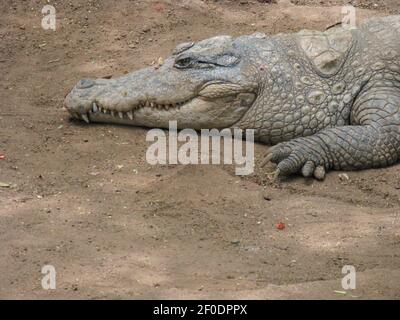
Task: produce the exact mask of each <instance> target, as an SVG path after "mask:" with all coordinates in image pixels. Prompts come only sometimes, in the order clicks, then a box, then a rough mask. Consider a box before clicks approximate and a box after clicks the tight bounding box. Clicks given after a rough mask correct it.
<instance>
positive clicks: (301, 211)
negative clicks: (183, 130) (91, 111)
mask: <svg viewBox="0 0 400 320" xmlns="http://www.w3.org/2000/svg"><path fill="white" fill-rule="evenodd" d="M47 2H49V3H50V4H51V5H53V6H54V7H55V8H56V10H57V12H56V13H57V30H56V31H52V30H47V31H46V30H43V29H42V28H41V19H42V17H43V15H42V13H41V9H42V7H43V6H44V5H45V4H47ZM268 2H269V1H255V0H253V1H200V0H192V1H189V0H186V1H184V0H179V1H178V0H176V1H172V0H169V1H154V0H142V1H129V0H121V1H116V0H115V1H111V0H110V1H106V0H103V1H94V0H89V1H87V0H74V1H61V0H59V1H44V0H43V1H39V0H31V1H22V0H18V1H17V0H3V1H1V3H0V11H1V16H0V71H1V74H2V80H1V82H0V182H1V183H2V184H3V187H0V243H1V246H0V298H3V299H4V298H18V299H20V298H27V299H37V298H39V299H43V298H51V299H55V298H56V299H60V298H68V299H69V298H77V299H81V298H90V299H103V298H116V299H126V298H140V299H142V298H151V299H153V298H207V299H208V298H235V299H236V298H237V299H240V298H255V299H272V298H278V299H284V298H289V299H299V298H317V299H364V298H377V299H382V298H383V299H385V298H400V269H399V267H400V165H397V166H393V167H391V168H386V169H380V170H366V171H363V172H348V173H347V174H348V177H349V179H348V180H347V179H345V178H343V176H339V174H340V172H331V173H330V174H329V175H328V176H327V178H326V180H325V181H324V182H317V181H313V180H306V179H303V178H301V177H294V178H291V179H288V180H285V181H282V182H280V183H276V182H273V181H272V180H270V179H269V178H268V175H267V172H268V171H271V170H272V166H270V167H267V168H266V169H263V170H261V169H260V168H259V167H258V166H257V165H256V168H257V169H256V172H255V173H254V174H252V175H251V176H248V177H245V178H240V177H238V176H235V175H234V174H233V168H232V167H230V166H217V165H214V166H213V165H209V166H200V165H199V166H183V165H175V166H174V165H169V166H151V165H149V164H148V163H147V162H146V160H145V152H146V149H147V147H148V146H149V143H148V142H146V141H145V136H146V130H145V129H141V128H133V127H123V126H115V125H86V124H83V123H81V122H77V121H71V120H70V119H69V117H68V115H67V114H66V112H65V111H64V110H62V102H63V99H64V97H65V95H66V94H67V93H68V91H69V90H70V89H71V88H72V87H73V85H74V84H75V83H76V82H77V81H78V80H79V79H80V78H83V77H104V76H111V75H112V76H114V77H116V76H118V75H122V74H124V73H126V72H129V71H132V70H134V69H137V68H140V67H142V66H145V65H149V64H151V63H152V62H153V61H157V59H158V58H159V57H165V56H167V55H168V54H169V53H170V52H171V50H172V49H173V48H174V47H175V45H176V44H178V43H180V42H185V41H188V40H194V41H196V40H200V39H203V38H207V37H210V36H213V35H217V34H230V35H240V34H248V33H252V32H255V31H261V32H265V33H268V34H274V33H278V32H293V31H298V30H300V29H303V28H308V29H319V30H323V29H324V28H326V27H328V26H329V25H332V24H334V23H336V22H339V21H341V16H340V15H341V7H340V6H333V5H340V4H342V3H348V2H352V3H354V4H355V5H357V4H358V5H360V6H361V7H363V8H366V9H359V10H357V18H358V22H361V21H362V20H363V19H365V18H367V17H370V16H376V15H388V14H390V13H399V4H398V1H397V0H393V1H390V0H389V1H383V0H381V1H378V0H376V1H361V0H360V1H336V0H335V1H323V0H318V1H309V0H292V1H289V0H287V1H278V3H277V4H270V3H268ZM295 3H297V5H295ZM375 4H376V5H375ZM303 5H305V6H303ZM316 5H321V6H319V7H316ZM267 149H268V147H267V146H263V145H257V146H256V156H257V161H256V164H257V163H258V162H259V161H260V160H261V156H262V155H263V153H265V151H266V150H267ZM1 154H2V155H4V156H5V158H4V159H1V158H2V157H1ZM7 184H9V185H10V187H7ZM279 222H284V223H285V225H286V228H285V229H284V230H278V229H277V227H276V224H277V223H279ZM47 264H50V265H53V266H54V267H55V268H56V271H57V278H56V280H57V289H56V290H47V291H46V290H43V289H42V286H41V279H42V274H41V268H42V267H43V266H44V265H47ZM344 265H354V266H355V268H356V270H357V278H356V279H357V288H356V289H355V290H347V291H346V292H342V291H343V289H342V286H341V279H342V277H343V275H342V273H341V271H342V267H343V266H344Z"/></svg>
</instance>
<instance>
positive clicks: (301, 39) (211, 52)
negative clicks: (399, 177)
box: [65, 16, 400, 179]
mask: <svg viewBox="0 0 400 320" xmlns="http://www.w3.org/2000/svg"><path fill="white" fill-rule="evenodd" d="M93 102H94V103H95V104H94V106H95V107H94V110H93ZM177 103H178V105H176V104H177ZM65 104H66V107H67V109H68V110H69V111H70V112H71V114H72V115H73V116H75V117H79V118H83V119H84V120H87V121H102V122H117V123H125V124H131V125H139V126H148V127H167V126H168V121H169V120H177V121H178V125H179V126H180V127H181V128H186V127H192V128H195V129H201V128H213V127H215V128H227V127H228V128H241V129H254V130H255V137H256V139H257V140H258V141H260V142H263V143H266V144H276V146H274V147H272V148H271V149H270V150H269V152H268V154H267V156H266V161H272V162H274V163H276V164H277V173H278V174H279V175H289V174H293V173H296V172H300V173H302V174H303V175H304V176H305V177H310V176H314V177H316V178H317V179H323V178H324V176H325V171H326V170H330V169H335V170H358V169H367V168H378V167H385V166H388V165H391V164H394V163H396V162H397V161H398V160H399V157H400V16H392V17H387V18H374V19H371V20H369V21H368V22H367V23H365V24H364V25H362V26H361V27H360V28H359V29H355V30H346V29H342V28H341V27H337V28H333V29H329V30H327V31H325V32H317V31H307V30H304V31H301V32H299V33H297V34H283V35H276V36H273V37H267V36H265V35H263V34H254V35H250V36H242V37H239V38H236V39H233V38H230V37H215V38H211V39H207V40H204V41H202V42H199V43H197V44H194V45H193V44H183V45H180V46H178V47H177V49H176V50H175V53H174V54H173V55H172V57H170V58H169V59H167V60H166V61H165V63H164V64H163V65H162V66H159V68H147V69H143V70H141V71H137V72H134V73H132V74H130V75H128V76H125V77H121V78H119V79H115V80H82V81H81V82H79V83H78V85H77V86H76V87H75V88H74V89H73V91H72V92H71V93H70V94H69V95H68V96H67V98H66V103H65ZM160 105H162V106H160ZM98 108H100V111H98ZM166 109H168V110H166ZM118 111H119V112H120V113H118Z"/></svg>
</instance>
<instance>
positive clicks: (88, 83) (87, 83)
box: [76, 79, 95, 89]
mask: <svg viewBox="0 0 400 320" xmlns="http://www.w3.org/2000/svg"><path fill="white" fill-rule="evenodd" d="M94 84H95V82H94V81H93V80H92V79H82V80H80V81H79V82H78V83H77V84H76V88H77V89H88V88H91V87H93V86H94Z"/></svg>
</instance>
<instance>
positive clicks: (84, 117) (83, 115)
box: [81, 113, 90, 123]
mask: <svg viewBox="0 0 400 320" xmlns="http://www.w3.org/2000/svg"><path fill="white" fill-rule="evenodd" d="M81 116H82V119H83V120H85V122H86V123H90V121H89V117H88V116H87V114H86V113H84V114H81Z"/></svg>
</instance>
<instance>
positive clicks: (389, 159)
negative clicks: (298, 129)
mask: <svg viewBox="0 0 400 320" xmlns="http://www.w3.org/2000/svg"><path fill="white" fill-rule="evenodd" d="M351 123H352V124H353V125H352V126H344V127H337V128H329V129H325V130H322V131H320V132H318V133H317V134H315V135H313V136H310V137H302V138H297V139H294V140H291V141H288V142H283V143H280V144H278V145H276V146H274V147H272V148H271V149H270V150H269V152H268V153H267V155H266V159H265V160H266V161H265V162H267V161H272V162H274V163H276V164H277V174H278V175H290V174H293V173H296V172H301V173H302V175H303V176H304V177H311V176H313V175H314V177H315V178H317V179H320V180H322V179H324V177H325V171H326V170H329V169H335V170H359V169H368V168H379V167H386V166H389V165H391V164H394V163H396V162H397V161H398V160H399V158H400V92H399V91H396V90H395V89H382V88H379V89H375V90H372V91H369V92H368V93H365V94H363V95H361V96H360V97H359V98H358V99H357V101H356V102H355V104H354V106H353V110H352V114H351Z"/></svg>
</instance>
